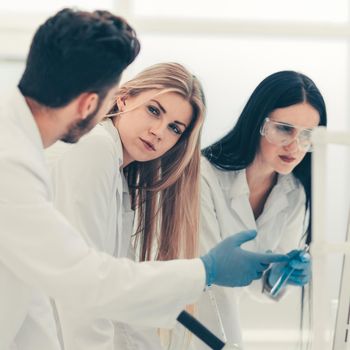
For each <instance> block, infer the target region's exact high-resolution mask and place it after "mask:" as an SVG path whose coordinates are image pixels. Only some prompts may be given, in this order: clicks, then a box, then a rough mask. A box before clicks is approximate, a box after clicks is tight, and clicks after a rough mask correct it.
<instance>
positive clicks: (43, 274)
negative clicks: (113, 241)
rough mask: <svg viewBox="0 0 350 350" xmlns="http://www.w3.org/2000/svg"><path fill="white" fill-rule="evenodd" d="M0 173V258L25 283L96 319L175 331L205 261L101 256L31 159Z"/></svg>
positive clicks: (4, 161)
mask: <svg viewBox="0 0 350 350" xmlns="http://www.w3.org/2000/svg"><path fill="white" fill-rule="evenodd" d="M11 154H12V153H11ZM34 161H35V159H34ZM0 173H1V178H2V181H0V222H1V225H2V229H1V230H0V261H1V263H2V264H4V265H5V266H6V267H7V268H8V269H9V270H10V271H12V272H13V273H14V274H15V275H16V276H17V277H18V278H20V279H21V280H23V282H24V283H27V284H28V285H31V286H36V287H38V288H40V289H41V290H42V291H43V292H45V293H46V294H47V295H49V296H51V297H53V298H55V299H57V300H59V301H60V302H61V303H62V304H65V305H67V306H68V307H71V308H76V309H80V310H86V312H88V313H90V314H91V316H92V317H105V318H110V319H114V320H117V321H122V322H127V323H130V324H140V325H148V326H154V327H171V326H173V325H174V323H175V319H176V317H177V316H178V314H179V313H180V311H181V310H182V309H183V308H184V306H185V305H186V304H190V303H193V302H195V301H196V299H197V298H198V297H199V296H200V294H201V292H202V290H203V286H204V280H205V271H204V266H203V263H202V262H201V260H200V259H192V260H177V261H169V262H150V263H139V264H137V263H134V262H132V261H130V260H128V259H113V258H112V257H110V256H108V255H107V254H103V253H97V252H96V251H94V250H92V249H91V248H89V247H88V246H87V244H86V243H85V242H84V241H83V240H82V238H81V237H80V235H79V233H78V232H77V231H75V230H74V229H73V228H72V227H71V225H70V224H69V223H68V221H67V220H66V219H65V218H64V217H63V215H61V214H60V213H59V212H58V211H57V210H56V209H55V208H54V207H53V204H52V203H51V202H50V201H49V200H48V199H47V191H48V189H47V182H46V181H47V179H45V176H43V174H42V173H40V171H37V170H36V167H35V164H34V165H33V164H32V159H26V157H24V159H23V157H22V158H21V157H20V156H19V157H18V156H14V154H12V156H11V157H5V156H2V158H1V162H0ZM155 286H157V288H155Z"/></svg>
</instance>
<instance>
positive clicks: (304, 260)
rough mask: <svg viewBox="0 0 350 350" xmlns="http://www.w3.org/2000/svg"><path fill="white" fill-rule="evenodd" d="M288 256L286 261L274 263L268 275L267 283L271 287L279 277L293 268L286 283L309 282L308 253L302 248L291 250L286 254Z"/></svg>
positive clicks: (309, 260)
mask: <svg viewBox="0 0 350 350" xmlns="http://www.w3.org/2000/svg"><path fill="white" fill-rule="evenodd" d="M287 255H288V256H289V258H290V260H289V261H288V262H282V263H277V264H274V265H273V266H272V267H271V269H270V271H269V276H268V283H269V285H270V286H271V287H273V286H274V285H275V283H276V282H277V280H278V279H279V277H280V276H281V275H282V274H284V273H287V272H290V271H292V270H293V272H292V273H291V275H290V276H289V278H288V280H287V283H286V284H291V285H295V286H304V285H305V284H307V283H309V281H310V277H311V259H310V254H309V253H305V252H304V251H303V250H292V251H291V252H289V253H288V254H287Z"/></svg>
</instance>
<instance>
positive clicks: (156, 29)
mask: <svg viewBox="0 0 350 350" xmlns="http://www.w3.org/2000/svg"><path fill="white" fill-rule="evenodd" d="M67 6H68V7H77V8H80V9H86V10H93V9H97V8H99V9H107V10H110V11H112V12H114V13H116V14H118V15H121V16H124V17H125V18H127V19H128V20H129V22H130V24H131V25H132V26H133V27H134V28H135V29H136V31H137V33H138V36H139V38H140V40H141V44H142V49H141V53H140V55H139V57H138V58H137V59H136V61H135V62H134V63H133V64H132V66H131V67H130V68H128V70H127V71H126V72H125V74H124V78H123V79H124V80H125V79H127V78H128V77H131V76H133V75H134V74H135V73H137V72H139V71H140V70H142V69H143V68H144V67H146V66H149V65H151V64H154V63H158V62H164V61H177V62H179V63H182V64H184V65H185V66H186V67H187V68H189V69H190V70H191V71H192V72H193V73H194V74H195V75H197V76H198V78H199V79H200V80H201V82H202V84H203V86H204V91H205V93H206V97H207V105H208V114H207V120H206V124H205V127H204V130H203V139H202V140H203V141H202V145H203V146H206V145H208V144H209V143H211V142H213V141H214V140H216V139H217V138H219V137H221V136H222V135H223V134H224V133H226V132H227V131H228V130H229V129H230V128H231V127H232V126H233V125H234V123H235V120H236V119H237V117H238V116H239V114H240V112H241V110H242V108H243V106H244V104H245V103H246V101H247V99H248V97H249V96H250V94H251V93H252V91H253V89H254V88H255V87H256V86H257V84H258V83H259V82H260V81H261V80H262V79H263V78H265V77H266V76H267V75H269V74H271V73H273V72H276V71H279V70H286V69H290V70H296V71H300V72H302V73H305V74H306V75H308V76H309V77H311V78H312V79H313V80H314V81H315V83H316V84H317V85H318V87H319V88H320V90H321V92H322V94H323V96H324V98H325V101H326V104H327V109H328V117H329V128H330V129H332V130H350V117H349V115H350V113H349V112H350V111H349V109H350V106H349V97H350V72H349V67H350V16H349V13H350V0H294V1H288V2H287V1H281V0H216V1H210V0H176V1H164V0H119V1H118V0H31V1H24V0H11V1H9V0H7V1H5V0H4V1H1V2H0V43H1V45H0V77H1V79H0V93H1V94H4V93H6V92H7V91H8V90H9V88H10V87H12V86H15V85H16V84H17V81H18V79H19V77H20V75H21V73H22V71H23V67H24V62H25V59H26V54H27V51H28V48H29V44H30V40H31V38H32V36H33V33H34V31H35V30H36V28H37V27H38V26H39V25H40V23H41V22H43V21H44V20H45V19H46V18H47V17H48V16H49V15H51V14H53V13H54V12H56V11H57V10H59V9H61V8H63V7H67ZM349 164H350V153H349V151H348V150H347V149H346V148H345V147H341V146H332V147H330V149H329V157H328V167H327V181H328V182H327V183H328V185H327V189H326V191H327V232H328V238H329V239H330V240H334V241H343V240H344V237H345V232H346V225H347V216H348V211H349V198H350V190H349V184H348V182H349V179H350V166H349ZM342 258H343V257H342V256H332V257H330V258H329V262H328V266H329V273H328V275H327V276H325V278H327V280H329V285H330V290H331V297H330V300H329V302H328V304H327V305H324V306H320V307H326V308H327V310H329V315H330V320H334V319H335V314H336V309H337V307H336V305H337V298H338V291H339V280H340V271H341V265H342ZM241 312H242V318H243V327H244V338H245V341H246V343H247V349H248V350H255V349H270V350H271V349H285V350H287V349H296V347H297V342H298V338H299V320H300V293H299V291H294V292H292V293H290V295H289V296H287V297H286V298H285V299H284V300H283V301H280V302H279V303H272V304H271V303H269V304H261V303H257V302H252V301H251V300H243V302H242V309H241ZM332 322H333V321H332ZM306 324H307V322H306Z"/></svg>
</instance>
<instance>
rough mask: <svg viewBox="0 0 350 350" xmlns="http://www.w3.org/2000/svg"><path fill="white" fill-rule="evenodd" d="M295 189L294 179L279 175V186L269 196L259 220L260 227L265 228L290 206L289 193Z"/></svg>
mask: <svg viewBox="0 0 350 350" xmlns="http://www.w3.org/2000/svg"><path fill="white" fill-rule="evenodd" d="M292 189H293V184H292V179H291V178H290V176H288V175H285V176H283V175H279V176H278V180H277V184H276V186H274V188H273V189H272V191H271V193H270V195H269V196H268V198H267V200H266V203H265V206H264V210H263V213H262V215H260V216H259V217H258V219H257V223H258V226H263V225H264V224H265V223H266V222H268V221H270V220H271V218H273V217H276V216H277V215H279V214H280V213H282V211H283V210H284V209H285V208H286V207H287V206H288V198H287V193H288V192H289V191H291V190H292Z"/></svg>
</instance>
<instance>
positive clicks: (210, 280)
mask: <svg viewBox="0 0 350 350" xmlns="http://www.w3.org/2000/svg"><path fill="white" fill-rule="evenodd" d="M255 237H256V231H244V232H240V233H237V234H235V235H232V236H230V237H228V238H226V239H224V240H223V241H222V242H220V243H219V244H218V245H217V246H215V247H214V248H213V249H211V250H210V251H209V252H208V253H207V254H205V255H203V256H201V259H202V261H203V263H204V267H205V272H206V284H207V285H211V284H216V285H219V286H225V287H240V286H247V285H248V284H250V283H251V282H252V281H253V280H256V279H259V278H261V276H262V274H263V272H264V271H265V270H266V269H267V268H268V267H269V264H271V263H273V262H288V261H289V257H288V256H287V255H283V254H271V253H254V252H249V251H247V250H244V249H242V248H241V247H240V246H241V244H243V243H244V242H247V241H250V240H251V239H254V238H255Z"/></svg>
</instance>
